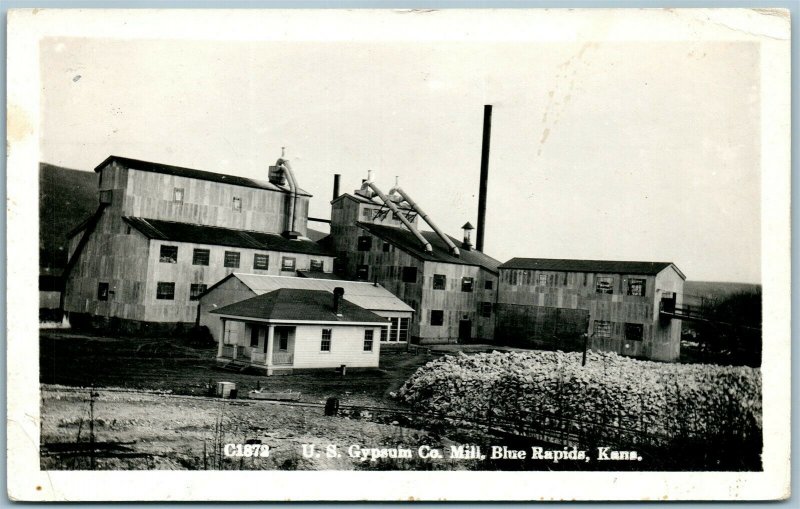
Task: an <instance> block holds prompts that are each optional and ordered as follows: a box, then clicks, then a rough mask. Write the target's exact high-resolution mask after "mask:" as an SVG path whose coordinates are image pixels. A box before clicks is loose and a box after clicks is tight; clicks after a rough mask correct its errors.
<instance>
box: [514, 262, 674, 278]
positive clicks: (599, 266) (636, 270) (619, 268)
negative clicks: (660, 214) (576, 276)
mask: <svg viewBox="0 0 800 509" xmlns="http://www.w3.org/2000/svg"><path fill="white" fill-rule="evenodd" d="M670 266H672V267H673V268H674V269H675V271H676V272H677V273H678V274H679V275H680V276H681V277H682V278H683V279H686V276H685V275H684V274H683V272H681V271H680V269H678V267H677V266H675V264H674V263H672V262H626V261H614V260H565V259H560V258H512V259H511V260H509V261H507V262H506V263H504V264H502V265H500V268H501V269H527V270H553V271H559V272H604V273H607V274H643V275H648V276H653V275H656V274H658V273H659V272H661V271H662V270H664V269H666V268H667V267H670Z"/></svg>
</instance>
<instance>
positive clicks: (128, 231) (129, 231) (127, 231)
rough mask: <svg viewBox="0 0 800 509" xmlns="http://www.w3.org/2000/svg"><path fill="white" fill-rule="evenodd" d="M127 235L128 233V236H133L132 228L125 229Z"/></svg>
mask: <svg viewBox="0 0 800 509" xmlns="http://www.w3.org/2000/svg"><path fill="white" fill-rule="evenodd" d="M125 233H126V234H128V235H130V234H131V227H130V225H128V227H127V228H125Z"/></svg>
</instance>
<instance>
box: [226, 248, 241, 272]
mask: <svg viewBox="0 0 800 509" xmlns="http://www.w3.org/2000/svg"><path fill="white" fill-rule="evenodd" d="M240 258H241V254H240V253H239V252H238V251H225V266H226V267H231V268H234V269H238V268H239V259H240Z"/></svg>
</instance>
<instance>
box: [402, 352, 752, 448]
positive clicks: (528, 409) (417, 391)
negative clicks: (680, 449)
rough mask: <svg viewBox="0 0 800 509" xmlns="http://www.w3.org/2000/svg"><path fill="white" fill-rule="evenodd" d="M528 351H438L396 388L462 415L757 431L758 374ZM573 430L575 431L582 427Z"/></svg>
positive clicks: (675, 431) (739, 435)
mask: <svg viewBox="0 0 800 509" xmlns="http://www.w3.org/2000/svg"><path fill="white" fill-rule="evenodd" d="M581 355H582V354H581V353H576V352H573V353H564V352H547V351H527V352H492V353H481V354H475V355H464V354H459V355H456V356H450V355H447V356H444V357H441V358H439V359H437V360H434V361H432V362H429V363H428V364H426V365H425V366H423V367H421V368H419V369H418V370H417V371H416V373H414V375H413V376H412V377H411V378H410V379H409V380H408V381H406V383H405V384H404V385H403V386H402V387H401V388H400V390H399V391H398V393H397V397H398V398H399V399H400V400H402V401H404V402H406V403H411V404H412V405H415V406H416V407H417V408H419V409H422V410H427V411H433V412H438V413H444V414H448V415H452V416H456V417H464V418H475V417H478V418H494V417H500V418H507V419H511V420H517V421H523V422H528V421H530V420H532V419H549V418H557V419H563V418H567V419H569V424H568V425H569V426H571V427H572V428H573V429H575V428H581V427H582V426H585V425H591V426H594V427H595V428H597V427H599V426H602V427H603V428H604V429H608V428H612V427H614V426H616V427H620V428H625V429H629V430H639V431H642V432H646V433H648V434H657V435H664V436H670V437H674V436H687V437H691V436H694V437H714V436H725V437H731V436H735V437H736V439H742V440H748V439H752V438H758V437H760V435H761V373H760V370H759V369H756V368H749V367H732V366H715V365H707V364H667V363H659V362H651V361H642V360H636V359H631V358H628V357H622V356H620V355H617V354H615V353H608V352H594V351H590V352H588V353H587V360H586V366H581ZM579 431H580V430H579Z"/></svg>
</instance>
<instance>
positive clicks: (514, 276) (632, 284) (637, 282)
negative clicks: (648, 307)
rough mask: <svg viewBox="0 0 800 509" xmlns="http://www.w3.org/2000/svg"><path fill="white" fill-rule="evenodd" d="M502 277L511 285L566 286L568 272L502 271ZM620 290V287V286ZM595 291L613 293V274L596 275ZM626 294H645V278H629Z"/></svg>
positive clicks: (585, 277) (585, 276)
mask: <svg viewBox="0 0 800 509" xmlns="http://www.w3.org/2000/svg"><path fill="white" fill-rule="evenodd" d="M504 272H505V274H504V275H503V276H502V277H503V279H504V280H505V281H506V282H507V283H509V284H512V285H528V286H531V285H534V286H567V285H568V284H569V283H568V280H569V276H568V273H566V272H562V273H560V274H539V275H538V276H536V279H534V277H533V271H530V270H524V271H515V270H512V271H504ZM588 284H589V273H588V272H584V273H583V286H588ZM620 291H622V287H621V286H620ZM595 292H596V293H604V294H613V293H614V277H613V276H597V277H596V278H595ZM625 293H626V294H627V295H633V296H640V297H643V296H645V295H646V293H647V292H646V280H645V279H639V278H629V279H628V284H627V288H626V292H625Z"/></svg>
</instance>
